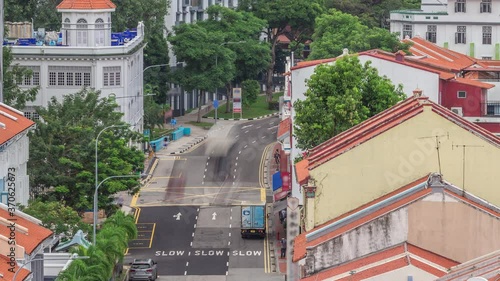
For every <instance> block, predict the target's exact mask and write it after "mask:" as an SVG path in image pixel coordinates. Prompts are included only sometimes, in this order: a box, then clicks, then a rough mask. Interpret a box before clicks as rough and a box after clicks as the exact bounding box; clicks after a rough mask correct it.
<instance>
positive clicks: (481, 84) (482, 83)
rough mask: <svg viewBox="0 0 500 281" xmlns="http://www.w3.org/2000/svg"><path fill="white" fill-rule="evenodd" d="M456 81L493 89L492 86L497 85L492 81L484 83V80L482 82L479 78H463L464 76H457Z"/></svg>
mask: <svg viewBox="0 0 500 281" xmlns="http://www.w3.org/2000/svg"><path fill="white" fill-rule="evenodd" d="M455 81H457V82H459V83H461V84H465V85H471V86H476V87H479V88H482V89H491V88H493V87H495V85H493V84H490V83H484V82H481V81H478V80H474V79H467V78H462V77H457V78H455Z"/></svg>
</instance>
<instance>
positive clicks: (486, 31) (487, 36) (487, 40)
mask: <svg viewBox="0 0 500 281" xmlns="http://www.w3.org/2000/svg"><path fill="white" fill-rule="evenodd" d="M491 30H492V27H491V26H483V44H484V45H491Z"/></svg>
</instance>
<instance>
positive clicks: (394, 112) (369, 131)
mask: <svg viewBox="0 0 500 281" xmlns="http://www.w3.org/2000/svg"><path fill="white" fill-rule="evenodd" d="M424 106H430V107H431V108H432V111H433V112H435V113H437V114H439V115H441V116H443V117H445V118H446V119H448V120H450V121H452V122H454V123H455V124H456V125H458V126H460V127H462V128H464V129H466V130H469V131H470V132H472V133H473V134H475V135H476V136H478V137H480V138H482V139H484V140H485V141H488V142H490V143H492V144H494V145H496V146H499V147H500V138H498V137H496V136H495V135H494V134H492V133H491V132H489V131H487V130H485V129H483V128H481V127H480V126H478V125H476V124H474V123H472V122H469V121H467V120H465V119H464V118H462V117H460V116H458V115H457V114H454V113H453V112H451V111H450V110H449V109H447V108H444V107H443V106H441V105H438V104H437V103H434V102H432V101H429V100H428V98H427V97H419V98H415V97H410V98H407V99H406V100H404V101H402V102H400V103H398V104H396V105H394V106H393V107H391V108H389V109H387V110H385V111H382V112H381V113H379V114H377V115H375V116H373V117H371V118H369V119H368V120H365V121H364V122H362V123H360V124H358V125H356V126H354V127H352V128H350V129H349V130H346V131H344V132H342V133H340V134H338V135H337V136H335V137H333V138H331V139H329V140H327V141H325V142H323V143H322V144H320V145H318V146H316V147H314V148H313V149H311V150H310V153H309V157H308V160H309V170H312V169H314V168H316V167H318V166H320V165H322V164H323V163H325V162H327V161H330V160H331V159H333V158H335V157H337V156H339V155H341V154H343V153H345V152H347V151H349V150H350V149H352V148H355V147H356V146H358V145H360V144H362V143H364V142H366V141H368V140H369V139H371V138H374V137H376V136H378V135H379V134H381V133H383V132H385V131H388V130H390V129H391V128H393V127H395V126H398V125H399V124H401V123H402V122H404V121H406V120H408V119H411V118H413V117H414V116H416V115H418V114H420V113H422V112H423V110H424V109H423V107H424Z"/></svg>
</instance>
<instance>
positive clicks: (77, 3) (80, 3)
mask: <svg viewBox="0 0 500 281" xmlns="http://www.w3.org/2000/svg"><path fill="white" fill-rule="evenodd" d="M115 8H116V5H115V4H113V2H111V1H110V0H63V1H62V2H61V3H60V4H59V5H57V9H61V10H64V9H71V10H103V9H115Z"/></svg>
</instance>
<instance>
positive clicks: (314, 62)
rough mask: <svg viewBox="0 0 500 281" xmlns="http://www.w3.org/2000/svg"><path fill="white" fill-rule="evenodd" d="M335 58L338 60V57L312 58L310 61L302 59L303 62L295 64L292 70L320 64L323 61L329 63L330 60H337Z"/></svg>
mask: <svg viewBox="0 0 500 281" xmlns="http://www.w3.org/2000/svg"><path fill="white" fill-rule="evenodd" d="M335 60H337V58H329V59H320V60H310V61H301V62H298V63H297V65H296V66H293V67H292V68H291V70H296V69H300V68H305V67H308V66H314V65H318V64H323V63H329V62H332V61H335Z"/></svg>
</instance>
